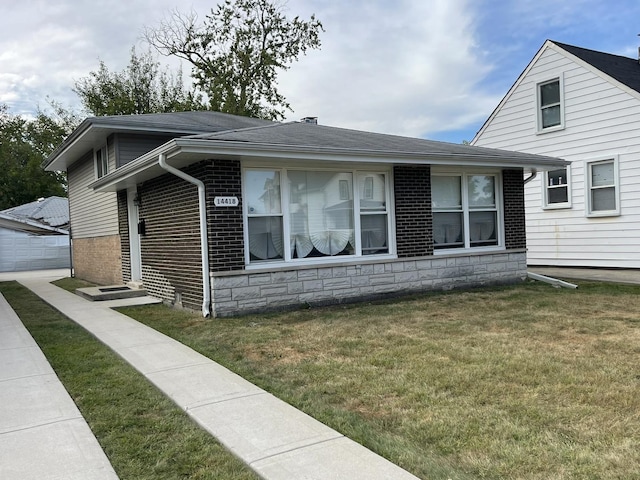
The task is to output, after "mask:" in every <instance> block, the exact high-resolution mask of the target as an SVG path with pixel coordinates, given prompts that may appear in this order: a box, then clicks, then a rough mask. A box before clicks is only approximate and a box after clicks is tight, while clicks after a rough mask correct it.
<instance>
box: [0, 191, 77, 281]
mask: <svg viewBox="0 0 640 480" xmlns="http://www.w3.org/2000/svg"><path fill="white" fill-rule="evenodd" d="M70 267H71V261H70V248H69V202H68V200H67V199H66V198H61V197H49V198H41V199H39V200H37V201H35V202H31V203H27V204H25V205H20V206H18V207H13V208H9V209H7V210H3V211H1V212H0V272H15V271H23V270H44V269H50V268H70Z"/></svg>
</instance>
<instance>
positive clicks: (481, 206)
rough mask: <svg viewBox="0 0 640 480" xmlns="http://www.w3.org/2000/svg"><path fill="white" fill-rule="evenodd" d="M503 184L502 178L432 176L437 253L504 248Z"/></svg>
mask: <svg viewBox="0 0 640 480" xmlns="http://www.w3.org/2000/svg"><path fill="white" fill-rule="evenodd" d="M499 182H500V177H499V176H498V175H480V174H455V175H449V174H442V175H441V174H437V175H432V177H431V198H432V210H433V241H434V248H435V249H436V250H441V249H450V248H477V247H493V246H498V245H499V244H500V222H499V218H500V216H499V214H500V211H499V207H498V206H499V201H498V199H499V185H500V183H499Z"/></svg>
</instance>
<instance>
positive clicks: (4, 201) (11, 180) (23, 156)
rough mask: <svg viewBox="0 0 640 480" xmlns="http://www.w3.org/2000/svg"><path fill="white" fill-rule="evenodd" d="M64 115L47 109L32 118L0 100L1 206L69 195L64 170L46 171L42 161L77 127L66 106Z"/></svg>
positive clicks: (1, 207)
mask: <svg viewBox="0 0 640 480" xmlns="http://www.w3.org/2000/svg"><path fill="white" fill-rule="evenodd" d="M57 113H58V114H64V116H63V117H60V116H58V117H55V116H48V115H46V114H45V113H43V112H38V115H37V117H36V118H35V119H33V120H28V119H26V118H23V117H21V116H18V115H12V114H10V113H9V112H8V108H7V106H6V105H1V104H0V210H4V209H6V208H11V207H15V206H18V205H22V204H24V203H29V202H32V201H34V200H37V199H38V198H40V197H49V196H52V195H57V196H62V197H65V196H66V195H67V193H66V187H65V185H66V179H65V176H64V174H63V173H61V172H45V171H44V170H43V169H42V168H41V166H40V165H41V164H42V162H43V161H44V160H45V159H46V158H47V156H48V155H49V154H50V153H51V152H52V151H53V150H54V149H55V147H57V146H58V145H59V144H60V143H62V141H63V140H64V138H65V137H66V136H67V135H68V134H69V133H70V132H71V130H73V127H74V126H75V124H76V120H75V119H74V118H73V117H72V116H69V115H68V114H66V112H64V111H63V110H62V109H60V110H58V112H57Z"/></svg>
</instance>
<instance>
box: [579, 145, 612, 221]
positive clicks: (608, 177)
mask: <svg viewBox="0 0 640 480" xmlns="http://www.w3.org/2000/svg"><path fill="white" fill-rule="evenodd" d="M586 172H587V182H588V188H589V190H588V194H589V195H588V199H587V214H588V215H589V216H610V215H619V214H620V201H619V185H618V162H617V159H616V158H613V159H607V160H600V161H595V162H587V168H586Z"/></svg>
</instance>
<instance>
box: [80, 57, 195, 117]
mask: <svg viewBox="0 0 640 480" xmlns="http://www.w3.org/2000/svg"><path fill="white" fill-rule="evenodd" d="M73 91H74V92H75V93H76V94H77V95H78V96H79V97H80V101H81V102H82V105H83V106H84V108H85V109H86V110H87V111H88V112H89V113H91V114H92V115H96V116H102V115H130V114H139V113H163V112H180V111H189V110H202V109H204V105H203V103H202V100H201V96H199V95H196V94H195V93H193V92H191V91H187V90H185V87H184V83H183V81H182V71H178V73H177V74H176V75H175V76H174V75H173V74H172V73H170V72H169V71H168V70H167V69H165V70H160V63H159V62H157V61H156V60H155V58H154V56H153V55H152V53H151V52H150V51H149V52H147V53H143V54H141V55H137V54H136V50H135V47H133V48H132V49H131V58H130V60H129V65H128V66H127V67H126V68H125V69H124V70H122V71H121V72H112V71H110V70H109V68H108V67H107V66H106V65H105V63H104V62H103V61H102V60H101V61H100V67H99V68H98V70H97V71H94V72H90V73H89V76H88V77H84V78H81V79H80V80H78V81H76V82H75V88H74V89H73Z"/></svg>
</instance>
